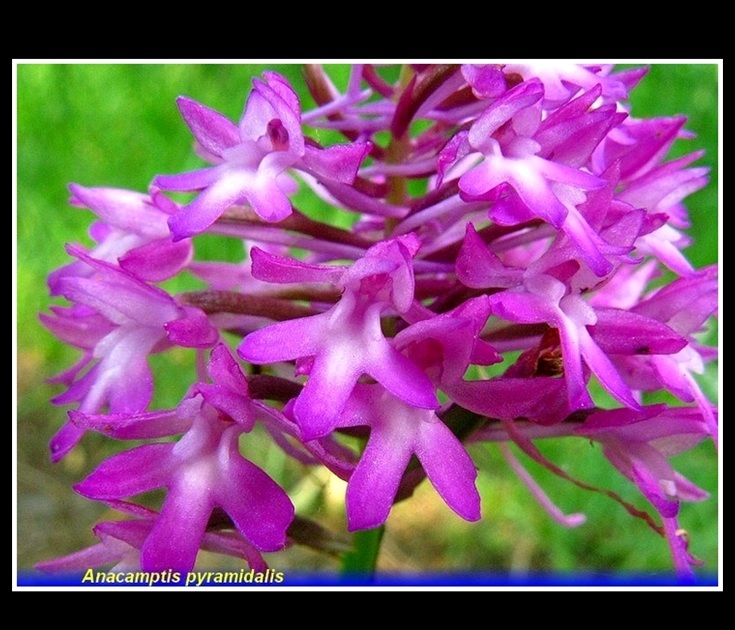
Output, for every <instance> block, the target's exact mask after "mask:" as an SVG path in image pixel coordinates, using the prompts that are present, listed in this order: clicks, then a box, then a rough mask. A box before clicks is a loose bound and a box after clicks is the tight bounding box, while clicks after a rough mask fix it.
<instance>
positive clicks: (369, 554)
mask: <svg viewBox="0 0 735 630" xmlns="http://www.w3.org/2000/svg"><path fill="white" fill-rule="evenodd" d="M384 532H385V525H381V526H380V527H376V528H375V529H366V530H364V531H360V532H355V535H354V536H353V537H352V551H348V552H347V553H346V554H344V556H342V574H343V575H349V574H359V575H373V574H374V573H375V567H376V565H377V563H378V553H380V543H381V542H382V540H383V533H384Z"/></svg>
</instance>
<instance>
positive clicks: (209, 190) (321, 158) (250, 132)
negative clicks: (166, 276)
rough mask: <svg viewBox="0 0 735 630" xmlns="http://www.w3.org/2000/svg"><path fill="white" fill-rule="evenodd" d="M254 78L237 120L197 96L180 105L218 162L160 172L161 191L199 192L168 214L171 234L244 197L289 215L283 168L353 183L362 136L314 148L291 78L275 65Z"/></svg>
mask: <svg viewBox="0 0 735 630" xmlns="http://www.w3.org/2000/svg"><path fill="white" fill-rule="evenodd" d="M264 77H265V81H260V80H257V79H254V80H253V86H254V90H253V92H252V93H251V94H250V97H249V98H248V101H247V104H246V106H245V111H244V113H243V115H242V118H241V119H240V123H239V125H235V124H234V123H232V122H231V121H230V120H228V119H227V118H225V117H224V116H223V115H222V114H220V113H219V112H216V111H214V110H212V109H209V108H208V107H205V106H204V105H201V104H200V103H197V102H196V101H193V100H191V99H189V98H186V97H183V96H182V97H179V99H178V105H179V109H180V110H181V114H182V116H183V117H184V120H185V122H186V124H187V125H188V126H189V128H190V129H191V131H192V133H193V134H194V137H195V138H196V140H197V142H198V146H199V152H200V154H201V155H202V157H204V158H205V159H207V160H208V161H210V162H212V163H214V164H215V166H213V167H211V168H205V169H201V170H197V171H191V172H188V173H183V174H180V175H159V176H157V177H156V178H155V180H154V182H155V184H156V185H157V186H160V187H161V188H163V189H164V190H173V191H201V192H200V193H199V195H198V196H197V197H196V199H194V201H192V202H191V203H189V204H188V205H187V206H185V207H184V208H183V209H182V210H181V211H180V212H178V213H176V214H175V215H174V216H173V217H171V219H170V220H169V226H170V227H171V233H172V234H173V237H174V240H176V241H178V240H181V239H184V238H187V237H189V236H193V235H194V234H199V233H200V232H202V231H203V230H205V229H206V228H207V227H209V226H210V225H211V224H212V223H214V221H215V220H216V219H217V218H218V217H219V216H221V215H222V213H223V212H224V211H225V210H227V208H229V207H230V206H232V205H235V204H243V203H248V204H250V206H251V207H252V208H253V210H255V212H256V213H257V214H258V216H260V217H261V218H263V219H264V220H266V221H271V222H276V221H280V220H282V219H284V218H285V217H287V216H288V215H289V214H291V203H290V201H289V200H288V195H290V194H291V193H293V192H295V191H296V188H297V186H296V183H295V182H294V181H293V179H291V177H290V176H289V175H288V174H287V173H286V172H285V171H286V170H287V169H288V168H291V167H294V168H300V169H303V170H305V171H306V172H308V173H311V174H312V175H314V176H316V177H318V178H325V179H329V180H333V181H336V182H341V183H348V184H349V183H352V181H353V179H354V177H355V175H356V173H357V168H358V166H359V164H360V163H361V162H362V160H363V159H364V157H365V155H366V154H367V151H368V149H369V146H368V145H367V144H365V143H355V144H351V145H338V146H334V147H330V148H328V149H319V148H317V147H314V146H312V145H310V144H309V143H307V142H305V140H304V135H303V133H302V131H301V106H300V104H299V100H298V97H297V96H296V93H295V92H294V91H293V90H292V89H291V87H290V86H289V85H288V82H287V81H286V80H285V79H284V78H283V77H282V76H280V75H278V74H276V73H275V72H266V73H264Z"/></svg>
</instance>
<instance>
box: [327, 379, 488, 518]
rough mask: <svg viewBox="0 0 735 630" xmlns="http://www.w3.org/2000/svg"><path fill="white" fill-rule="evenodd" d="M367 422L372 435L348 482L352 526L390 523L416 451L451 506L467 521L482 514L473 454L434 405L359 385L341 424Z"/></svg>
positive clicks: (427, 472) (344, 412)
mask: <svg viewBox="0 0 735 630" xmlns="http://www.w3.org/2000/svg"><path fill="white" fill-rule="evenodd" d="M365 425H366V426H369V427H370V437H369V439H368V442H367V445H366V447H365V450H364V452H363V453H362V457H361V458H360V461H359V462H358V464H357V467H356V468H355V470H354V472H353V473H352V476H351V477H350V480H349V482H348V484H347V524H348V528H349V529H350V531H355V530H359V529H370V528H373V527H377V526H378V525H381V524H382V523H384V522H385V520H386V519H387V518H388V514H389V513H390V508H391V506H392V505H393V501H394V499H395V496H396V492H397V491H398V486H399V484H400V482H401V478H402V477H403V473H404V472H405V470H406V466H407V465H408V463H409V460H410V459H411V456H412V455H416V457H417V458H418V460H419V462H420V463H421V465H422V466H423V468H424V470H425V471H426V474H427V476H428V478H429V481H431V483H432V484H433V486H434V487H435V488H436V490H437V492H438V493H439V494H440V495H441V497H442V499H444V501H445V502H446V504H447V505H448V506H449V507H450V508H452V509H453V510H454V511H455V512H456V513H457V514H459V515H460V516H461V517H462V518H464V519H465V520H468V521H476V520H479V519H480V495H479V493H478V492H477V489H476V488H475V478H476V477H477V471H476V470H475V466H474V464H473V462H472V459H471V458H470V456H469V454H468V453H467V451H466V450H465V449H464V447H463V446H462V443H461V442H460V441H459V440H458V439H457V438H456V437H455V436H454V434H453V433H452V432H451V431H450V430H449V428H448V427H447V426H446V425H445V424H444V423H443V422H442V421H441V420H440V419H439V417H438V416H437V415H436V413H435V412H434V411H433V410H431V409H421V408H419V407H414V406H411V405H407V404H406V403H405V402H403V401H402V400H400V399H399V398H396V397H395V396H393V395H392V394H391V393H390V392H388V391H387V390H386V389H384V388H383V387H382V386H380V385H363V384H358V385H356V386H355V388H354V390H353V391H352V394H351V396H350V398H349V400H348V401H347V404H346V405H345V408H344V411H343V413H342V416H341V419H340V420H339V422H338V426H339V427H340V428H346V427H354V426H365Z"/></svg>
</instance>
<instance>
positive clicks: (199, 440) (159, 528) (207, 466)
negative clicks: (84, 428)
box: [75, 394, 294, 571]
mask: <svg viewBox="0 0 735 630" xmlns="http://www.w3.org/2000/svg"><path fill="white" fill-rule="evenodd" d="M202 396H203V395H202V394H199V395H197V397H196V399H198V401H199V411H198V413H197V415H196V417H195V418H194V420H193V423H192V426H191V428H190V429H189V430H188V431H187V432H186V434H185V435H184V436H183V437H182V438H181V439H180V440H179V441H178V442H176V443H157V444H147V445H144V446H140V447H138V448H135V449H133V450H131V451H126V452H123V453H120V454H118V455H115V456H113V457H112V458H110V459H108V460H107V461H105V462H103V463H102V464H100V465H99V466H98V467H97V469H96V470H95V471H94V472H93V473H92V474H91V475H89V477H87V478H86V479H85V480H84V481H83V482H81V483H79V484H77V485H76V486H75V490H76V491H77V492H79V493H80V494H82V495H83V496H86V497H88V498H90V499H96V500H102V501H104V500H115V499H124V498H127V497H132V496H135V495H138V494H142V493H144V492H148V491H150V490H155V489H156V488H166V489H167V496H166V500H165V501H164V504H163V507H162V509H161V514H160V516H159V517H158V519H157V520H156V522H155V524H154V525H153V528H152V529H151V531H150V533H149V534H148V536H147V537H146V539H145V543H144V544H143V545H142V548H141V566H142V568H143V569H144V570H146V571H162V570H167V569H174V570H178V571H189V570H191V568H192V567H193V566H194V562H195V560H196V555H197V552H198V550H199V548H200V546H201V544H202V540H203V537H204V534H205V529H206V526H207V523H208V521H209V519H210V516H211V515H212V511H213V510H214V509H215V508H217V507H219V508H221V509H222V510H224V512H226V513H227V514H228V515H229V517H230V518H231V519H232V521H233V522H234V524H235V526H236V527H237V529H238V531H239V532H240V533H241V534H242V535H243V536H244V537H245V539H246V540H247V541H249V542H250V543H251V544H252V545H254V546H255V547H257V548H258V549H260V550H263V551H276V550H278V549H281V548H283V546H284V545H285V543H286V528H287V527H288V525H289V524H290V523H291V520H292V519H293V514H294V511H293V506H292V505H291V501H290V500H289V499H288V497H287V496H286V493H285V492H284V491H283V490H282V489H281V488H280V487H279V486H278V485H277V484H276V483H275V482H274V481H273V480H272V479H271V478H270V477H269V476H268V475H267V474H266V473H264V472H263V471H262V470H261V469H260V468H258V467H257V466H255V465H254V464H252V463H250V462H249V461H248V460H247V459H245V458H243V457H242V456H241V455H240V451H239V446H238V437H239V435H240V434H241V433H243V432H244V431H245V429H244V428H243V426H242V425H240V424H238V423H236V422H233V421H232V420H230V419H229V418H225V417H223V416H221V415H220V414H219V413H218V411H217V410H216V409H215V407H212V406H210V405H209V404H208V403H206V402H205V401H204V399H203V398H202ZM218 398H219V400H220V401H221V400H222V397H221V395H220V396H218ZM226 402H229V401H226ZM138 426H139V430H138V431H135V432H134V433H133V435H135V436H136V437H138V438H141V437H145V438H148V437H152V436H153V435H155V434H156V432H155V431H154V432H153V435H152V434H151V432H150V430H149V429H148V428H146V423H145V422H141V423H140V424H139V425H138Z"/></svg>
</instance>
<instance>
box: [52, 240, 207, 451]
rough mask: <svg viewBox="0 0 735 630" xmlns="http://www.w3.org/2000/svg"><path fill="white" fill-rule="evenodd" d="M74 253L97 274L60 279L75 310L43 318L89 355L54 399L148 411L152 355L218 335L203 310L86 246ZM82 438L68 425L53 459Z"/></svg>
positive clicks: (203, 343) (87, 408)
mask: <svg viewBox="0 0 735 630" xmlns="http://www.w3.org/2000/svg"><path fill="white" fill-rule="evenodd" d="M68 251H69V253H70V254H72V255H73V256H75V257H77V258H78V259H79V261H80V262H83V263H84V264H85V265H88V266H89V267H91V268H92V269H93V270H94V273H93V274H92V275H91V276H90V277H85V276H63V277H61V278H59V279H58V290H59V292H60V293H61V294H62V295H63V296H64V297H66V298H67V299H68V300H70V301H71V302H73V303H74V306H73V307H72V308H70V309H59V308H57V309H55V310H54V315H55V317H50V316H46V315H41V321H42V322H43V323H44V324H45V325H46V327H47V328H49V330H51V331H52V332H53V333H55V334H57V335H58V336H59V337H60V338H61V339H63V340H65V341H67V342H68V343H71V344H74V345H78V346H79V347H81V348H82V349H84V350H85V354H84V356H83V357H82V359H81V360H80V362H79V363H78V365H77V366H75V367H74V368H72V370H71V371H70V372H69V373H68V374H66V375H64V376H63V377H62V378H61V379H60V380H62V382H66V383H67V384H68V385H69V389H68V390H67V391H66V392H64V393H63V394H61V395H60V396H57V397H56V398H55V399H54V402H55V403H56V404H68V403H71V402H79V403H80V407H79V409H80V410H81V411H83V412H85V413H95V412H97V411H99V410H101V409H102V408H103V407H105V406H107V407H108V408H109V411H110V412H112V413H120V412H138V411H142V410H144V409H145V408H146V407H147V406H148V404H149V402H150V400H151V396H152V393H153V378H152V375H151V371H150V368H149V366H148V361H147V359H148V355H149V354H151V353H153V352H160V351H161V350H164V349H166V348H167V347H170V346H171V345H179V346H184V347H193V348H206V347H211V346H213V345H214V344H215V343H216V341H217V339H218V338H219V334H218V333H217V331H216V330H215V329H214V328H212V327H211V325H210V324H209V322H208V321H207V318H206V316H205V315H204V313H203V312H202V311H200V310H199V309H197V308H194V307H191V306H180V305H179V304H177V303H176V302H175V301H174V300H173V298H171V297H170V296H169V295H168V294H167V293H166V292H165V291H163V290H161V289H158V288H156V287H152V286H150V285H148V284H146V283H145V282H143V281H142V280H140V279H138V278H137V277H135V276H134V275H133V274H131V273H129V272H128V271H126V270H124V269H121V268H119V267H116V266H114V265H111V264H110V263H106V262H103V261H99V260H95V259H94V258H92V257H90V256H88V255H87V254H85V253H84V252H83V251H82V250H81V249H79V248H76V247H72V246H69V247H68ZM80 315H81V317H80ZM92 363H93V365H91V367H90V368H89V369H88V370H87V371H86V372H85V373H84V374H82V375H81V376H80V373H81V371H82V369H83V368H85V367H87V366H88V365H90V364H92ZM83 433H84V432H83V431H82V430H81V429H79V428H78V427H76V426H75V425H74V424H73V423H71V422H67V423H66V424H65V425H64V426H63V427H62V428H61V430H60V431H59V432H58V433H57V434H56V435H55V436H54V438H52V440H51V444H50V446H51V452H52V460H53V461H58V460H59V459H61V458H62V457H63V456H64V455H66V454H67V453H68V452H69V451H70V450H71V449H72V448H73V447H74V446H75V445H76V443H77V442H78V441H79V440H80V439H81V437H82V435H83Z"/></svg>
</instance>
